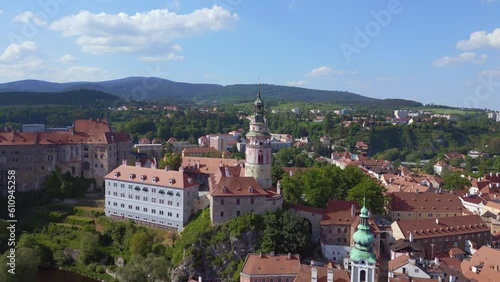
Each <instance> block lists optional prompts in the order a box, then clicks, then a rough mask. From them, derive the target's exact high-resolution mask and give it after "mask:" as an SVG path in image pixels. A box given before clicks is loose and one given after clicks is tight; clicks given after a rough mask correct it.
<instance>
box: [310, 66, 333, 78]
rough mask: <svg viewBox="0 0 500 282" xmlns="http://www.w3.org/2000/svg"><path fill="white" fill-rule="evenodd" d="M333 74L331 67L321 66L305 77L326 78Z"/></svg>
mask: <svg viewBox="0 0 500 282" xmlns="http://www.w3.org/2000/svg"><path fill="white" fill-rule="evenodd" d="M331 74H333V69H332V68H331V67H325V66H321V67H319V68H315V69H313V70H311V71H310V72H309V73H308V74H307V75H309V76H328V75H331Z"/></svg>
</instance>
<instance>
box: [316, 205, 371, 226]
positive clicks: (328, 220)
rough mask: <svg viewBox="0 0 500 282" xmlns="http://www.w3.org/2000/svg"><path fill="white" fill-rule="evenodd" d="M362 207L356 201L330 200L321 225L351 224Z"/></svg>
mask: <svg viewBox="0 0 500 282" xmlns="http://www.w3.org/2000/svg"><path fill="white" fill-rule="evenodd" d="M353 205H354V209H355V211H354V214H355V215H354V216H353V215H352V207H353ZM360 209H361V208H360V207H359V204H358V202H356V201H338V200H329V201H328V205H327V206H326V209H325V211H324V214H323V219H322V220H321V225H330V224H338V225H349V226H350V225H351V224H352V222H353V221H354V219H355V218H356V215H357V214H359V212H360Z"/></svg>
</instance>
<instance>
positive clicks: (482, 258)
mask: <svg viewBox="0 0 500 282" xmlns="http://www.w3.org/2000/svg"><path fill="white" fill-rule="evenodd" d="M499 258H500V250H499V249H493V248H490V247H487V246H483V247H481V248H480V249H479V250H477V251H476V252H475V253H474V254H473V255H472V257H471V259H470V260H463V261H462V265H461V266H462V273H463V274H464V275H465V276H466V277H467V278H469V279H476V281H498V277H499V276H500V272H499V270H497V269H500V260H499ZM481 265H482V268H481V269H480V272H479V273H474V272H472V271H471V268H472V266H481Z"/></svg>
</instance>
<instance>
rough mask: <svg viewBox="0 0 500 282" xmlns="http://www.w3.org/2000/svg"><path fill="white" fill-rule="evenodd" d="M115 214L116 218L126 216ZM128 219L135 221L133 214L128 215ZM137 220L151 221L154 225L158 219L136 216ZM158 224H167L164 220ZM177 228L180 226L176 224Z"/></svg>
mask: <svg viewBox="0 0 500 282" xmlns="http://www.w3.org/2000/svg"><path fill="white" fill-rule="evenodd" d="M113 214H114V215H115V216H122V217H124V216H125V214H123V213H120V214H119V215H118V212H113ZM127 217H128V218H131V219H134V216H133V215H131V214H128V215H127ZM135 219H138V220H143V221H151V222H153V223H157V221H156V219H151V220H149V219H148V218H147V217H143V218H142V219H141V217H139V216H136V217H135ZM158 223H159V224H165V222H163V220H158ZM166 225H170V226H173V224H172V223H171V222H167V223H166ZM176 226H177V227H179V224H176Z"/></svg>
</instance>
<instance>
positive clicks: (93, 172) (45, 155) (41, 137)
mask: <svg viewBox="0 0 500 282" xmlns="http://www.w3.org/2000/svg"><path fill="white" fill-rule="evenodd" d="M130 148H131V142H130V140H129V138H128V136H127V135H126V134H125V133H124V132H113V131H112V130H111V127H110V125H109V123H108V122H107V121H106V120H100V119H96V120H76V121H75V123H74V124H73V125H72V126H71V127H69V129H68V130H66V131H53V132H17V131H12V132H0V172H1V173H0V191H5V189H6V188H7V187H6V183H7V181H3V180H4V179H5V180H6V179H7V178H6V177H7V171H8V170H11V169H13V170H16V180H17V181H16V189H17V191H28V190H37V189H41V188H43V185H44V183H45V179H46V178H47V177H48V176H50V175H51V174H52V172H54V171H55V170H56V167H57V168H59V169H60V170H61V172H62V173H66V172H68V173H70V174H71V175H72V176H83V177H85V178H95V179H96V180H97V185H99V186H100V185H102V183H103V178H104V176H105V175H106V174H107V173H108V172H109V171H111V170H113V169H114V168H116V167H117V166H118V165H119V164H121V162H122V160H123V159H128V157H129V156H130Z"/></svg>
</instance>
